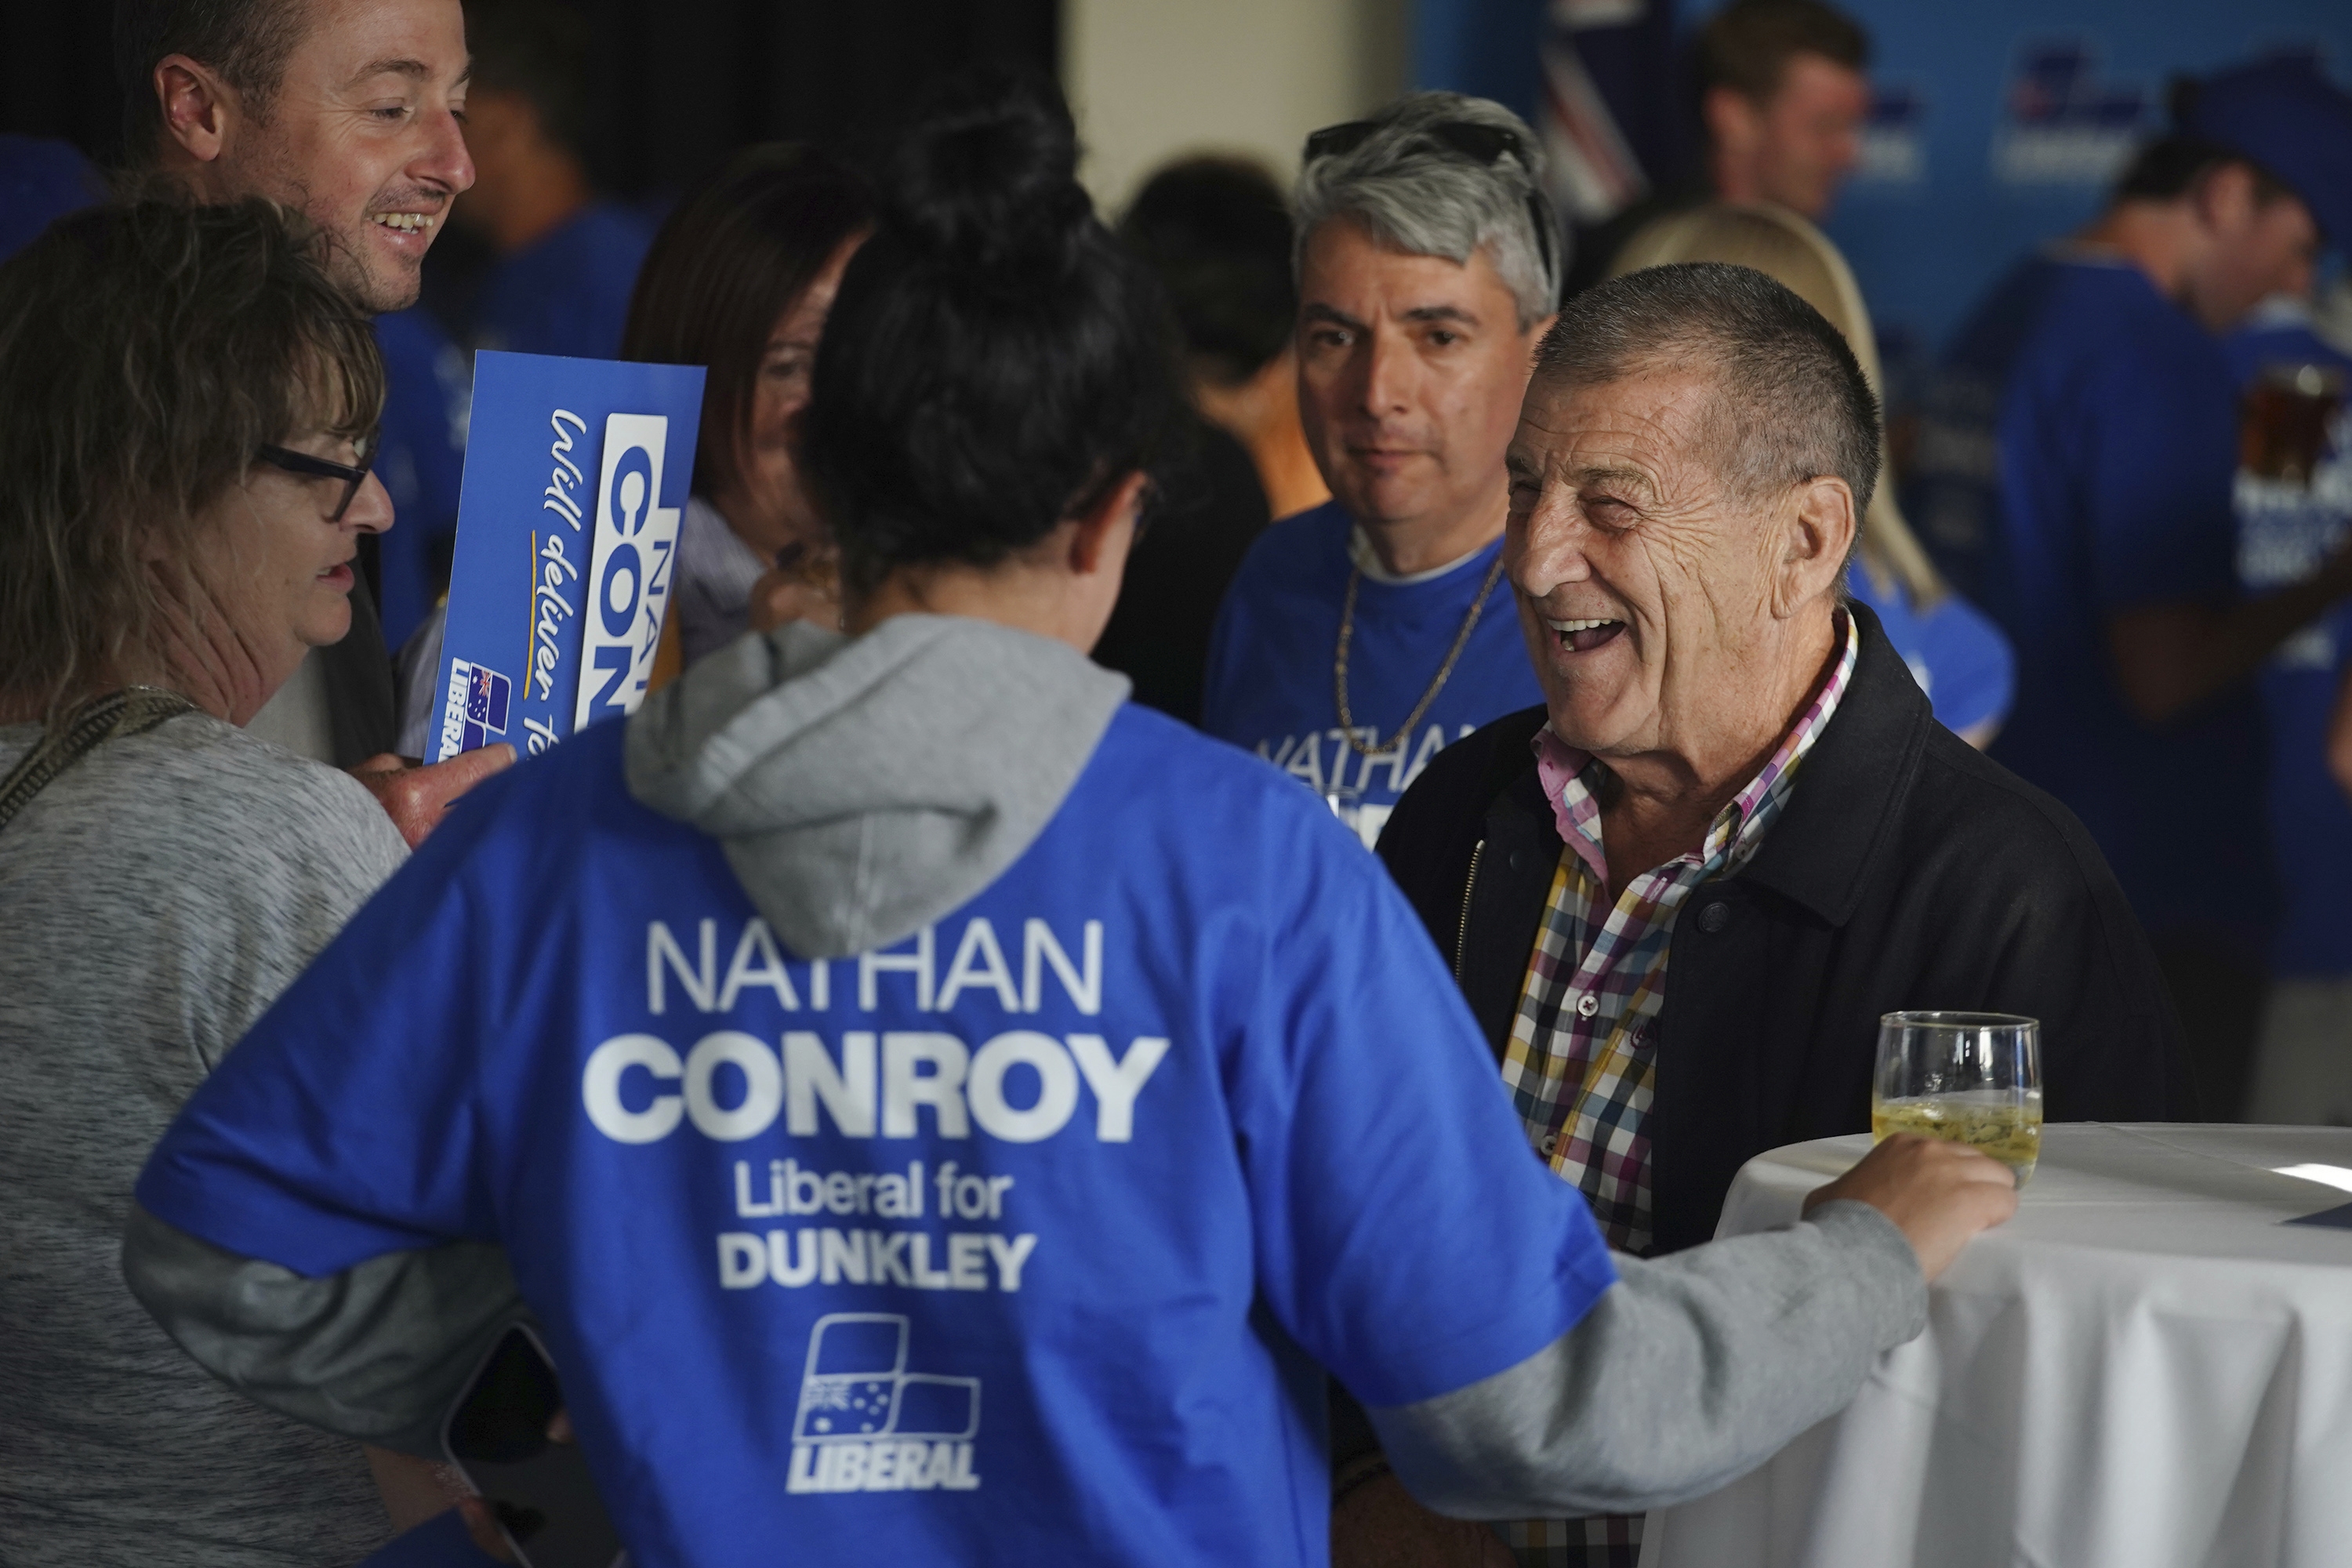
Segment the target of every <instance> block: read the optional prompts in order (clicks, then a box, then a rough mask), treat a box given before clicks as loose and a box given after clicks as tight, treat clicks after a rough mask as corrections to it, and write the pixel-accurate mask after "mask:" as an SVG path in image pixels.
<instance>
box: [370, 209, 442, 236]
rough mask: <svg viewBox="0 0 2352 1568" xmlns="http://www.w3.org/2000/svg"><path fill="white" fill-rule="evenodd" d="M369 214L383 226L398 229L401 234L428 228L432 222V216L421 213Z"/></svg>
mask: <svg viewBox="0 0 2352 1568" xmlns="http://www.w3.org/2000/svg"><path fill="white" fill-rule="evenodd" d="M369 216H371V217H373V218H374V219H375V221H376V222H378V223H380V224H382V225H383V226H384V227H386V228H395V229H398V230H399V231H400V232H401V233H403V234H415V233H416V232H417V231H418V230H420V229H429V228H431V227H432V226H433V223H434V220H433V219H432V218H430V217H427V216H425V214H423V213H372V214H370V215H369Z"/></svg>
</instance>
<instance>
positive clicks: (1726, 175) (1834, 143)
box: [1568, 0, 1870, 294]
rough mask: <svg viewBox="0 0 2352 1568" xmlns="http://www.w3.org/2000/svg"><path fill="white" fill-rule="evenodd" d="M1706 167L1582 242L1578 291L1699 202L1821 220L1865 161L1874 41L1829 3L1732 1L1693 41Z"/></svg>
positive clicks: (1575, 273) (1573, 281)
mask: <svg viewBox="0 0 2352 1568" xmlns="http://www.w3.org/2000/svg"><path fill="white" fill-rule="evenodd" d="M1695 47H1696V62H1695V63H1696V68H1697V77H1698V107H1699V119H1700V122H1701V130H1702V133H1703V136H1704V139H1705V145H1706V167H1705V169H1704V171H1703V172H1702V173H1701V174H1699V175H1698V176H1696V177H1695V178H1692V179H1690V180H1686V181H1685V182H1683V183H1682V184H1675V185H1669V186H1666V187H1664V189H1662V190H1660V191H1659V192H1658V193H1657V194H1656V195H1653V196H1651V197H1649V198H1648V199H1646V200H1644V201H1641V202H1636V203H1635V204H1634V205H1632V206H1631V207H1628V208H1627V209H1626V210H1625V211H1624V212H1622V213H1620V214H1619V215H1618V216H1615V217H1614V218H1612V219H1611V220H1610V221H1609V222H1608V223H1606V224H1603V225H1601V226H1599V227H1598V228H1595V229H1593V230H1591V231H1589V232H1587V233H1584V234H1581V235H1580V236H1579V239H1578V245H1577V252H1576V256H1575V258H1574V259H1575V264H1574V267H1573V268H1572V269H1571V272H1570V278H1569V283H1568V291H1569V292H1570V293H1571V294H1573V293H1576V292H1578V291H1579V290H1581V289H1588V288H1590V287H1591V286H1592V285H1593V284H1595V283H1597V282H1599V281H1600V280H1601V279H1603V278H1608V277H1612V276H1614V275H1615V274H1616V273H1618V272H1622V270H1624V269H1623V268H1621V267H1618V266H1617V265H1616V262H1617V256H1618V253H1619V252H1620V251H1621V250H1622V249H1623V248H1624V247H1626V246H1627V245H1628V244H1630V243H1631V242H1632V241H1633V238H1634V237H1636V236H1638V235H1639V234H1640V233H1641V232H1642V230H1643V229H1644V228H1646V227H1648V226H1650V225H1651V224H1652V223H1654V222H1656V221H1658V220H1659V219H1661V218H1668V217H1672V216H1674V215H1675V213H1677V212H1680V211H1682V210H1683V209H1685V208H1687V207H1692V206H1696V205H1699V204H1701V203H1703V202H1708V201H1724V202H1732V203H1737V204H1738V205H1754V204H1756V203H1758V202H1769V203H1771V204H1772V205H1775V206H1780V207H1786V208H1788V209H1789V210H1790V212H1793V213H1795V214H1797V215H1798V216H1801V217H1804V218H1809V219H1811V220H1812V221H1814V222H1816V223H1818V222H1820V221H1821V220H1822V219H1823V218H1825V217H1827V216H1829V211H1830V208H1831V207H1832V205H1834V204H1835V203H1836V200H1837V193H1838V187H1839V186H1840V185H1842V184H1844V182H1845V177H1846V175H1847V174H1850V173H1852V172H1853V166H1854V164H1855V163H1857V162H1859V161H1860V159H1861V156H1862V128H1863V124H1864V121H1865V120H1866V119H1867V118H1868V116H1869V113H1870V82H1869V79H1867V78H1866V77H1865V76H1864V74H1863V73H1864V71H1865V70H1866V69H1868V68H1869V66H1870V35H1869V34H1868V33H1867V32H1865V31H1864V29H1863V27H1862V25H1861V24H1860V23H1858V22H1856V21H1855V20H1854V19H1853V17H1851V16H1847V15H1846V14H1845V13H1844V12H1843V11H1841V10H1839V9H1838V8H1837V7H1836V6H1834V5H1826V4H1824V3H1823V0H1732V3H1731V4H1730V5H1726V6H1724V7H1723V9H1721V10H1720V11H1717V13H1716V14H1715V15H1714V16H1710V17H1708V18H1707V19H1706V22H1705V23H1703V24H1702V25H1701V26H1700V27H1699V30H1698V37H1697V39H1696V46H1695Z"/></svg>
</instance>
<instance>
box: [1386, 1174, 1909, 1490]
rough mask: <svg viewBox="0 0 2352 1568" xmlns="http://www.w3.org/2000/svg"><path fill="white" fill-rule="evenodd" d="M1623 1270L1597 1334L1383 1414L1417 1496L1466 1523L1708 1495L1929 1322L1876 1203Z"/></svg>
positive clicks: (1580, 1334) (1896, 1237) (1389, 1446)
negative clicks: (1448, 1392) (1888, 1351)
mask: <svg viewBox="0 0 2352 1568" xmlns="http://www.w3.org/2000/svg"><path fill="white" fill-rule="evenodd" d="M1617 1267H1618V1271H1619V1279H1618V1283H1617V1284H1616V1285H1615V1286H1613V1287H1612V1288H1611V1289H1610V1290H1609V1291H1608V1293H1607V1294H1606V1295H1604V1296H1602V1297H1601V1300H1599V1301H1598V1302H1596V1303H1595V1304H1594V1306H1593V1308H1592V1310H1591V1311H1590V1312H1589V1313H1587V1314H1586V1315H1585V1317H1584V1319H1583V1321H1580V1323H1578V1324H1577V1325H1576V1327H1575V1328H1573V1329H1571V1330H1570V1331H1568V1332H1567V1333H1566V1334H1563V1335H1562V1336H1561V1337H1560V1338H1559V1339H1558V1340H1555V1341H1554V1342H1552V1343H1551V1344H1549V1345H1548V1346H1546V1347H1545V1348H1544V1349H1542V1350H1540V1351H1538V1352H1536V1353H1535V1354H1534V1355H1532V1356H1529V1357H1528V1359H1527V1360H1526V1361H1523V1362H1521V1363H1518V1364H1517V1366H1514V1367H1508V1368H1506V1369H1505V1370H1504V1371H1501V1372H1498V1373H1495V1374H1494V1375H1493V1376H1492V1377H1488V1378H1486V1379H1484V1380H1482V1381H1480V1382H1477V1383H1474V1384H1470V1385H1469V1386H1468V1387H1466V1388H1460V1389H1456V1390H1454V1392H1453V1393H1451V1394H1441V1395H1439V1396H1438V1397H1437V1398H1434V1399H1429V1400H1423V1402H1421V1403H1420V1404H1418V1405H1392V1406H1389V1407H1386V1408H1380V1409H1374V1410H1372V1411H1371V1412H1370V1415H1371V1419H1372V1424H1373V1426H1375V1427H1377V1428H1378V1429H1379V1431H1380V1435H1381V1443H1382V1446H1383V1447H1385V1448H1386V1450H1387V1453H1388V1458H1389V1463H1390V1465H1391V1467H1392V1468H1394V1469H1395V1471H1396V1473H1397V1475H1398V1477H1399V1478H1400V1479H1402V1481H1403V1482H1404V1484H1405V1485H1406V1487H1407V1488H1409V1489H1411V1490H1412V1493H1413V1495H1414V1496H1416V1497H1418V1498H1419V1499H1421V1500H1422V1501H1423V1502H1424V1503H1426V1504H1428V1505H1429V1506H1430V1507H1431V1508H1433V1509H1435V1510H1438V1511H1439V1512H1441V1513H1448V1514H1454V1515H1456V1516H1459V1517H1462V1518H1466V1519H1563V1518H1572V1517H1575V1516H1577V1515H1580V1514H1591V1513H1639V1512H1643V1511H1644V1510H1649V1509H1653V1508H1664V1507H1669V1506H1671V1505H1673V1504H1675V1503H1677V1502H1681V1501H1684V1500H1687V1499H1690V1498H1694V1497H1700V1496H1704V1495H1705V1494H1706V1493H1707V1492H1710V1491H1713V1490H1715V1489H1717V1487H1720V1486H1722V1485H1724V1484H1725V1483H1726V1482H1727V1481H1730V1480H1733V1479H1737V1478H1738V1476H1740V1475H1742V1474H1743V1473H1745V1472H1746V1471H1748V1470H1750V1469H1753V1468H1755V1467H1756V1466H1758V1465H1759V1464H1761V1463H1762V1462H1763V1461H1764V1460H1765V1459H1767V1458H1770V1457H1771V1456H1772V1454H1773V1453H1774V1452H1775V1451H1776V1450H1778V1449H1779V1448H1780V1446H1781V1445H1782V1444H1784V1443H1786V1442H1787V1441H1788V1440H1789V1439H1790V1438H1791V1437H1793V1436H1796V1435H1797V1434H1798V1433H1800V1432H1801V1431H1803V1430H1804V1429H1805V1428H1806V1427H1808V1426H1812V1425H1813V1424H1814V1423H1815V1422H1817V1421H1820V1420H1822V1418H1824V1417H1826V1416H1828V1415H1832V1414H1834V1413H1835V1412H1836V1411H1838V1410H1839V1409H1841V1408H1843V1406H1844V1405H1845V1404H1846V1402H1847V1401H1848V1400H1850V1399H1852V1398H1853V1395H1854V1393H1855V1391H1856V1390H1857V1389H1859V1388H1860V1387H1861V1386H1862V1380H1863V1377H1864V1373H1867V1372H1868V1370H1869V1368H1870V1364H1871V1363H1872V1361H1873V1360H1874V1359H1875V1358H1876V1357H1877V1355H1878V1353H1879V1352H1882V1351H1885V1350H1888V1349H1891V1348H1893V1347H1894V1346H1895V1345H1898V1344H1901V1343H1903V1342H1905V1341H1906V1340H1908V1339H1910V1338H1912V1337H1913V1336H1914V1335H1916V1334H1917V1333H1918V1332H1919V1331H1920V1330H1921V1329H1923V1328H1924V1327H1926V1326H1927V1283H1926V1281H1925V1280H1924V1279H1922V1278H1921V1276H1920V1273H1919V1264H1918V1260H1917V1258H1916V1257H1915V1256H1914V1254H1913V1253H1912V1251H1911V1245H1910V1243H1909V1242H1907V1241H1906V1240H1905V1239H1904V1237H1903V1233H1902V1232H1901V1231H1900V1230H1898V1229H1896V1228H1895V1224H1894V1222H1893V1221H1891V1220H1889V1219H1887V1218H1886V1216H1885V1215H1882V1214H1880V1213H1879V1212H1878V1211H1877V1210H1876V1209H1874V1208H1872V1207H1871V1206H1870V1205H1867V1204H1861V1203H1853V1202H1839V1203H1828V1204H1823V1205H1821V1206H1820V1207H1819V1208H1817V1209H1815V1210H1814V1211H1813V1213H1812V1215H1811V1217H1810V1218H1809V1219H1808V1220H1807V1221H1806V1222H1805V1223H1803V1224H1800V1225H1796V1226H1790V1227H1789V1228H1788V1229H1786V1230H1778V1231H1771V1232H1768V1233H1766V1234H1764V1235H1760V1236H1747V1237H1738V1238H1736V1239H1733V1240H1730V1241H1721V1242H1716V1243H1714V1244H1712V1245H1710V1246H1706V1247H1694V1248H1692V1249H1691V1250H1689V1251H1687V1252H1679V1253H1675V1254H1673V1255H1672V1256H1670V1257H1666V1258H1657V1259H1654V1260H1644V1259H1642V1258H1623V1257H1621V1258H1618V1259H1617Z"/></svg>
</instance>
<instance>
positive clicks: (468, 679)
mask: <svg viewBox="0 0 2352 1568" xmlns="http://www.w3.org/2000/svg"><path fill="white" fill-rule="evenodd" d="M513 690H514V688H513V684H512V683H511V682H510V681H509V680H508V679H507V678H506V677H505V676H503V675H500V674H499V672H498V671H497V670H495V669H492V668H489V667H488V665H482V664H470V663H468V662H467V661H466V660H465V659H462V658H453V659H451V660H450V661H449V696H448V702H447V705H446V707H445V708H444V710H443V713H444V718H443V720H442V745H441V751H442V754H443V755H444V756H445V757H446V756H455V755H457V753H458V752H470V751H474V750H476V749H477V748H478V747H482V746H487V745H488V744H489V743H490V742H491V741H493V740H495V739H496V738H498V737H499V736H500V735H503V734H505V733H506V732H507V708H508V705H509V700H510V699H511V698H512V696H513ZM452 741H454V742H456V744H454V745H452V744H451V743H450V742H452Z"/></svg>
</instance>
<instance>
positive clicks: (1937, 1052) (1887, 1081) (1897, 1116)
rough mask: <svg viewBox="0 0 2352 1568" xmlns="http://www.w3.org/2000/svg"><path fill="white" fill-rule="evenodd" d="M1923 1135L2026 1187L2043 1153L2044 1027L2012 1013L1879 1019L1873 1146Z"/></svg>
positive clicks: (1873, 1088)
mask: <svg viewBox="0 0 2352 1568" xmlns="http://www.w3.org/2000/svg"><path fill="white" fill-rule="evenodd" d="M1893 1132H1920V1133H1925V1134H1926V1135H1927V1136H1928V1137H1930V1138H1943V1139H1948V1140H1950V1141H1951V1142H1956V1143H1966V1144H1968V1145H1969V1146H1970V1147H1971V1148H1975V1149H1978V1150H1980V1151H1982V1152H1984V1153H1987V1154H1990V1155H1991V1156H1992V1157H1993V1158H1994V1159H1996V1160H1999V1161H2000V1163H2002V1164H2004V1165H2007V1166H2008V1167H2009V1168H2010V1169H2011V1170H2012V1171H2014V1172H2016V1173H2017V1184H2018V1185H2019V1186H2023V1185H2024V1184H2025V1183H2026V1181H2027V1179H2028V1178H2030V1177H2031V1176H2032V1174H2033V1165H2034V1162H2035V1161H2036V1160H2038V1159H2040V1158H2041V1155H2042V1025H2041V1023H2040V1022H2039V1021H2038V1020H2036V1019H2032V1018H2021V1017H2017V1016H2013V1015H2011V1014H2007V1013H1889V1014H1887V1015H1885V1016H1884V1017H1882V1018H1880V1019H1879V1020H1878V1072H1877V1077H1876V1079H1875V1081H1874V1083H1873V1084H1872V1086H1871V1096H1870V1133H1871V1138H1872V1140H1873V1141H1874V1142H1875V1141H1877V1140H1881V1139H1884V1138H1885V1137H1886V1136H1887V1135H1888V1134H1889V1133H1893Z"/></svg>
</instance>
